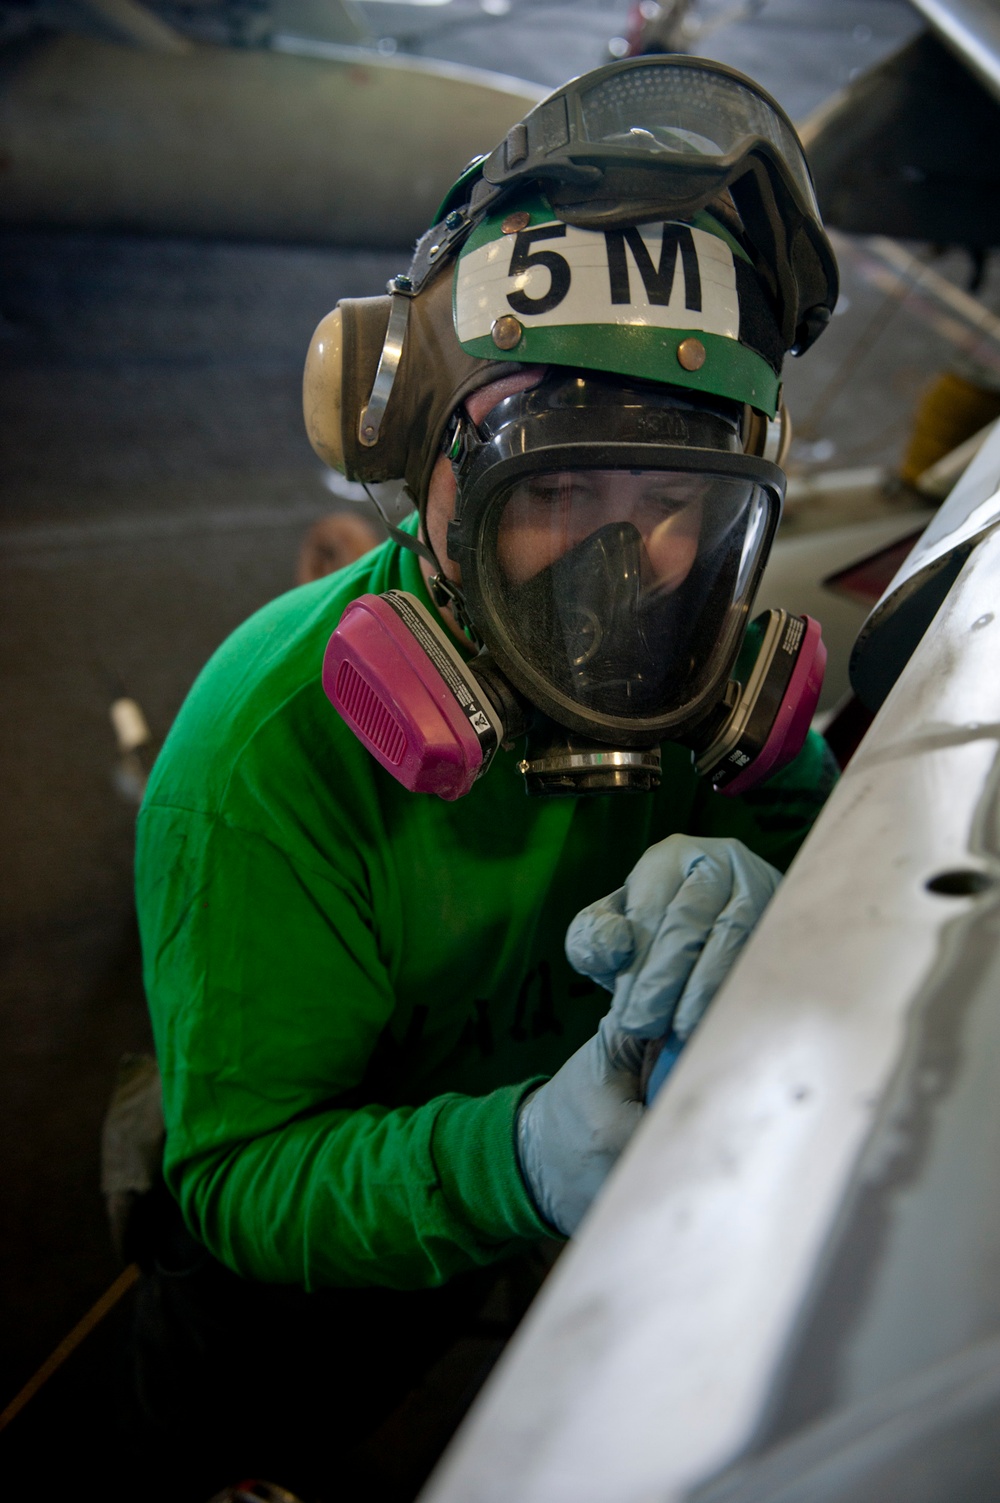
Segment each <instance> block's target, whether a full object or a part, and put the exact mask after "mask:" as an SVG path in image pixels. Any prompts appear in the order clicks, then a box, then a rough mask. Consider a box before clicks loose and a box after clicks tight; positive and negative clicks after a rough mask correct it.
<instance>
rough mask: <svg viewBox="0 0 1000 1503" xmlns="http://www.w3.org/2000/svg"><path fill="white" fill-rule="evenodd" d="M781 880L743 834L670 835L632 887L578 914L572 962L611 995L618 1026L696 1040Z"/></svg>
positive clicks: (571, 934)
mask: <svg viewBox="0 0 1000 1503" xmlns="http://www.w3.org/2000/svg"><path fill="white" fill-rule="evenodd" d="M780 881H781V873H780V872H778V871H775V869H774V867H773V866H769V865H768V863H767V862H766V861H762V860H761V858H760V857H759V856H755V855H754V854H753V852H752V851H748V850H747V848H746V846H744V845H741V844H740V842H739V841H738V840H710V839H703V840H695V839H694V838H693V837H692V836H689V835H670V836H668V838H667V839H666V840H661V841H660V842H659V844H658V845H654V846H650V848H649V850H648V851H647V852H646V854H645V855H644V856H643V857H642V858H641V859H640V860H639V861H638V862H637V863H636V865H635V866H634V867H633V869H632V872H631V874H630V875H629V877H628V879H627V881H626V883H625V886H624V887H619V889H618V891H617V892H613V893H611V894H609V896H608V897H606V898H601V899H599V901H598V902H596V903H591V904H590V907H589V908H584V909H583V910H582V912H580V913H578V914H577V916H576V918H575V919H574V920H573V922H572V923H571V924H570V926H569V930H568V932H567V934H566V955H567V958H568V960H569V963H570V965H571V966H572V967H573V969H574V970H576V971H579V972H580V973H581V975H584V976H589V977H590V979H591V980H592V981H596V982H597V983H598V985H599V986H604V987H607V989H608V991H612V992H614V1003H613V1006H612V1012H613V1013H614V1015H615V1018H616V1020H617V1023H618V1026H619V1027H620V1028H622V1029H624V1030H625V1032H626V1033H631V1034H634V1035H635V1036H636V1037H637V1038H643V1039H658V1038H662V1037H663V1036H664V1035H665V1034H666V1033H667V1032H668V1030H669V1029H671V1028H672V1030H673V1032H674V1033H675V1034H676V1035H677V1037H678V1038H679V1039H680V1040H681V1041H682V1042H683V1041H685V1040H686V1039H688V1038H690V1036H691V1034H692V1033H693V1032H694V1029H695V1027H696V1025H697V1023H698V1022H699V1020H700V1018H701V1016H702V1014H703V1013H704V1011H705V1009H706V1007H707V1006H708V1004H709V1002H711V1000H712V998H713V997H714V996H715V993H716V992H717V991H718V989H719V987H720V986H721V985H722V982H723V981H724V980H725V978H726V976H727V975H728V974H729V970H730V968H731V967H732V965H733V962H734V961H735V959H736V957H737V955H738V954H739V952H740V950H741V949H742V948H743V945H744V944H745V943H746V940H747V938H748V936H749V935H750V932H751V930H752V929H753V928H754V925H755V924H756V923H757V920H758V919H759V918H760V916H761V914H762V913H763V912H764V909H765V908H766V907H767V905H768V903H769V902H770V900H771V897H772V896H773V894H774V890H775V888H776V887H777V885H778V883H779V882H780Z"/></svg>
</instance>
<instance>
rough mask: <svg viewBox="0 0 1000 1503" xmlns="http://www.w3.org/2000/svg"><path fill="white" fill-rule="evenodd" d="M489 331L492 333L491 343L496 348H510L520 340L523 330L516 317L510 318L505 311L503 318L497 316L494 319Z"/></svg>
mask: <svg viewBox="0 0 1000 1503" xmlns="http://www.w3.org/2000/svg"><path fill="white" fill-rule="evenodd" d="M490 333H491V334H492V335H493V343H494V344H495V345H496V347H497V349H498V350H512V349H513V348H514V346H515V345H516V344H517V343H518V342H519V341H520V338H521V335H522V334H523V333H524V330H523V329H522V327H521V325H520V324H519V323H518V321H517V319H516V318H512V317H511V315H510V314H509V313H505V314H504V316H503V318H498V319H497V320H496V321H495V323H494V325H493V328H492V329H491V330H490Z"/></svg>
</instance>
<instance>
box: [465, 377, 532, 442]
mask: <svg viewBox="0 0 1000 1503" xmlns="http://www.w3.org/2000/svg"><path fill="white" fill-rule="evenodd" d="M547 369H548V367H547V366H545V365H531V366H528V368H527V369H526V370H520V371H514V372H513V374H512V375H509V376H501V377H500V379H499V380H498V381H491V382H490V383H489V385H488V386H481V387H480V388H479V390H478V391H474V392H472V393H471V394H470V395H469V396H467V397H466V399H465V410H466V412H467V413H468V414H469V417H470V418H471V419H472V421H473V422H474V423H475V424H476V425H477V427H478V425H479V424H480V423H481V422H482V420H483V418H484V417H486V415H487V413H490V412H492V411H493V409H494V407H495V406H496V405H497V403H498V402H502V401H503V400H504V398H505V397H514V396H516V395H517V393H518V392H519V391H530V390H531V388H532V387H533V386H537V385H538V383H539V382H540V381H541V380H542V379H543V377H544V376H545V372H546V370H547Z"/></svg>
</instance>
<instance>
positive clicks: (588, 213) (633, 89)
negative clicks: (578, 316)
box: [472, 56, 838, 351]
mask: <svg viewBox="0 0 1000 1503" xmlns="http://www.w3.org/2000/svg"><path fill="white" fill-rule="evenodd" d="M480 170H481V173H482V179H483V181H482V182H481V183H480V184H479V185H478V187H477V188H476V190H475V191H474V192H473V195H472V207H473V209H474V210H478V209H480V208H481V207H485V206H488V203H489V201H490V199H491V198H492V197H496V196H497V195H498V194H499V193H503V194H504V196H505V197H506V196H507V195H508V194H509V190H510V189H511V188H512V187H514V186H515V185H518V184H527V183H529V182H533V183H540V184H542V185H543V187H545V189H546V192H547V193H548V196H549V197H550V199H551V202H552V205H553V208H554V210H555V212H556V214H557V215H558V216H559V217H560V218H564V219H566V220H567V221H568V222H569V223H571V224H575V225H580V226H582V227H584V228H601V227H610V226H613V225H615V224H617V223H619V222H622V223H623V222H625V220H628V221H629V222H636V221H637V220H639V219H641V218H643V217H664V218H677V219H689V218H692V217H693V216H694V215H695V214H696V213H697V212H698V211H699V210H700V209H703V208H706V207H707V206H708V205H709V204H711V203H713V201H718V200H719V198H720V196H721V195H723V194H724V193H725V192H727V191H728V192H729V194H730V196H731V197H732V200H733V202H734V204H735V206H736V209H737V210H738V212H739V214H740V217H741V220H742V223H743V226H744V228H745V231H746V236H747V239H748V242H749V243H750V244H752V246H753V247H754V250H755V264H757V265H758V269H759V270H760V271H761V272H762V274H766V277H767V280H769V281H771V283H772V286H773V291H774V293H775V296H776V298H777V300H778V302H779V303H780V306H781V314H782V327H783V330H784V332H785V335H786V338H787V342H788V344H789V346H791V345H793V343H794V346H795V348H796V349H797V350H799V351H801V350H803V349H805V348H807V347H808V345H809V344H810V343H811V342H812V340H813V339H814V338H815V337H816V335H817V334H818V333H819V331H820V330H821V329H822V328H823V327H824V325H825V323H826V322H827V321H828V319H829V317H830V314H831V312H832V310H833V307H834V304H835V303H836V299H837V291H838V278H837V267H836V260H835V258H834V255H833V251H832V249H831V247H830V243H829V240H828V239H827V236H826V234H825V232H824V230H823V226H822V222H821V220H820V215H819V209H818V206H817V203H816V195H815V191H814V189H813V185H812V179H811V176H810V173H809V168H808V165H807V163H806V158H805V155H804V153H803V150H802V147H801V145H800V143H799V140H798V137H797V136H796V134H795V129H794V127H793V126H792V124H791V121H790V120H789V119H788V116H787V115H786V114H785V112H784V111H783V110H782V109H781V107H780V105H778V104H777V103H776V102H775V101H774V100H773V99H772V98H771V97H770V95H768V94H767V93H766V92H765V91H764V90H763V89H761V88H760V87H759V86H758V85H757V84H755V83H754V82H753V80H752V79H749V78H746V77H744V76H743V75H742V74H740V73H737V72H735V71H734V70H733V69H731V68H727V67H726V66H725V65H724V64H721V63H714V62H709V61H708V60H706V59H704V58H687V57H673V56H663V57H643V58H627V59H624V60H622V61H621V62H618V63H612V64H609V65H608V66H607V67H606V68H604V69H601V70H600V73H599V74H598V75H597V77H596V79H595V76H594V75H593V74H591V75H588V76H586V77H584V78H582V79H575V80H573V81H572V82H571V83H569V84H567V85H566V86H565V87H564V88H562V89H558V90H557V91H556V92H555V93H554V94H552V95H550V96H549V98H548V99H545V100H543V101H542V102H541V103H540V104H539V105H537V106H536V107H535V108H534V109H533V110H532V111H531V112H530V113H529V114H528V115H527V116H526V117H525V119H524V120H523V121H522V122H521V123H520V124H519V125H515V126H514V127H512V129H511V130H510V131H509V132H508V135H507V138H506V140H505V141H504V142H503V143H502V144H501V145H500V146H498V147H497V149H496V150H495V151H494V152H492V153H491V155H490V156H489V157H487V158H486V159H485V161H484V162H482V164H481V168H480Z"/></svg>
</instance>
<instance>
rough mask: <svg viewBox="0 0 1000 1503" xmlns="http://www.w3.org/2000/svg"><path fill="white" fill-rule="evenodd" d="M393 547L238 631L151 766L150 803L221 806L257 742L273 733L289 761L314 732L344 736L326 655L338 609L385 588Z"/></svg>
mask: <svg viewBox="0 0 1000 1503" xmlns="http://www.w3.org/2000/svg"><path fill="white" fill-rule="evenodd" d="M390 548H391V545H389V544H386V545H383V547H382V548H380V549H377V550H376V551H375V552H374V553H371V554H367V555H366V556H365V557H364V558H361V559H359V560H358V561H357V562H356V563H354V564H352V565H350V566H349V567H348V568H346V569H342V570H339V571H338V572H337V573H335V574H330V575H327V576H326V577H324V578H322V579H319V580H315V581H314V582H313V583H311V584H307V585H301V586H299V587H297V588H296V589H293V590H289V591H288V592H287V593H286V594H284V595H280V596H278V597H277V599H275V600H271V601H269V602H268V604H267V605H265V606H264V607H263V608H262V609H261V610H259V611H257V612H256V613H255V614H254V615H253V616H251V617H250V618H249V619H248V620H246V621H244V622H243V624H242V625H241V626H239V627H237V629H236V630H235V631H234V632H233V633H232V635H231V636H229V637H228V638H227V639H226V641H225V642H223V643H222V645H221V647H219V648H218V650H217V651H216V652H215V653H214V654H213V656H212V657H211V658H210V660H209V662H208V663H207V664H206V665H205V667H204V668H203V669H202V671H201V673H200V674H199V676H198V678H197V680H196V681H195V683H194V686H193V687H192V689H191V691H190V693H189V694H188V697H187V699H186V700H185V702H184V704H183V706H182V707H181V710H180V712H179V714H178V716H177V719H176V720H175V722H174V724H173V726H172V728H171V731H170V734H169V736H168V737H167V740H166V742H165V744H164V747H163V750H162V752H161V754H160V756H159V758H158V759H157V762H156V766H155V767H154V770H153V776H152V778H151V780H150V786H149V790H148V793H147V800H146V801H147V804H150V803H153V802H157V801H159V802H169V803H180V804H183V805H184V806H185V807H192V808H198V809H201V810H203V811H204V812H210V811H212V810H215V809H217V808H218V807H219V803H220V800H221V798H222V795H223V791H224V788H225V786H226V784H227V783H228V781H229V779H230V777H231V775H232V772H233V769H234V768H235V767H236V766H237V764H238V763H239V762H240V761H241V759H242V758H244V757H245V756H247V755H248V754H251V753H252V752H253V748H254V745H255V743H258V742H260V741H261V740H262V738H265V739H266V738H267V737H268V736H271V737H274V736H275V735H278V736H280V739H281V750H282V755H283V756H284V757H286V758H289V759H291V760H293V761H294V760H295V759H296V758H297V757H298V756H300V755H303V754H305V755H308V751H309V747H310V746H311V745H312V744H314V743H315V740H316V737H317V735H318V734H321V735H322V736H324V737H333V738H334V739H342V738H341V737H340V736H339V732H340V731H341V730H342V729H344V728H343V726H342V722H341V721H340V720H339V717H338V716H337V714H336V712H335V711H334V710H333V708H332V706H331V705H330V704H329V701H328V700H327V699H326V696H325V694H324V693H323V688H322V681H321V674H322V666H323V654H324V651H325V649H326V644H327V642H328V641H329V638H330V634H331V633H332V632H333V630H334V628H335V627H336V625H337V623H338V621H339V620H340V617H341V615H342V614H343V611H344V608H345V606H346V605H347V604H348V603H349V602H350V601H351V600H354V599H356V598H357V597H358V596H359V595H363V594H366V593H367V592H369V591H371V590H380V589H384V588H385V584H384V583H383V582H382V579H381V576H382V575H383V574H384V573H385V572H386V565H387V559H386V557H385V556H384V555H385V554H386V551H387V549H390ZM351 739H353V738H351ZM346 744H347V745H348V746H349V742H347V743H346ZM288 771H289V774H290V772H291V769H288Z"/></svg>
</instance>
